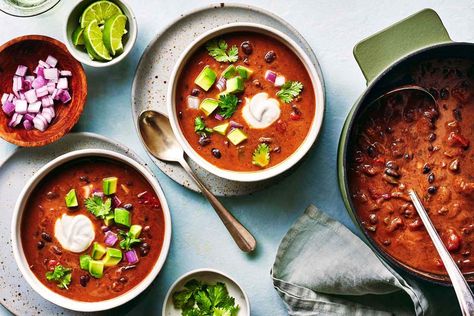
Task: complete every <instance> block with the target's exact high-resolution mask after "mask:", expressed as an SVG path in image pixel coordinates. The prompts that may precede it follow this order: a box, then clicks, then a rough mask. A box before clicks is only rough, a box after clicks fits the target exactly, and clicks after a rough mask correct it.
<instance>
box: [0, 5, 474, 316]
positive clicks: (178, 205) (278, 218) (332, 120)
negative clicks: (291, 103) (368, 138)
mask: <svg viewBox="0 0 474 316" xmlns="http://www.w3.org/2000/svg"><path fill="white" fill-rule="evenodd" d="M74 2H76V1H71V0H68V1H61V3H60V4H59V5H58V6H57V7H56V8H55V9H53V10H52V11H51V12H49V13H47V14H44V15H41V16H39V17H36V18H30V19H19V18H13V17H10V16H6V15H4V14H2V13H0V42H1V43H3V42H5V41H7V40H9V39H11V38H13V37H16V36H19V35H26V34H32V33H37V34H43V35H49V36H52V37H55V38H57V39H60V40H62V41H64V39H63V33H62V31H63V28H64V24H65V16H66V13H67V12H68V10H69V8H70V7H72V6H73V3H74ZM236 2H247V3H251V4H254V5H256V6H260V7H263V8H266V9H267V10H270V11H271V12H274V13H276V14H278V15H280V16H281V17H283V18H284V19H286V20H287V21H288V22H289V23H291V24H292V25H294V26H295V27H296V28H297V29H298V30H299V31H300V32H301V34H302V35H303V36H304V37H305V38H306V39H307V41H308V42H309V44H310V45H311V46H312V48H313V49H314V51H315V53H316V55H317V57H318V58H319V62H320V64H321V67H322V70H323V73H324V77H325V81H326V92H327V111H326V118H325V124H324V128H323V130H322V133H321V135H320V139H319V143H318V144H317V146H316V147H315V148H314V149H313V150H312V152H310V154H309V157H308V159H307V160H306V161H305V162H304V163H303V164H302V165H301V166H300V167H299V169H298V170H296V172H295V173H293V174H292V175H291V176H289V177H288V178H286V179H284V180H283V181H282V182H280V183H278V184H276V185H274V186H272V187H270V188H268V189H267V190H265V191H263V192H258V193H256V194H253V195H250V196H244V197H237V198H228V199H224V203H225V204H226V205H227V206H228V207H229V208H230V209H231V210H232V211H233V212H234V214H235V215H236V217H238V218H239V219H240V220H241V221H242V222H243V224H245V225H246V226H247V227H248V228H249V229H250V230H251V231H252V232H253V233H254V234H255V237H256V238H257V240H258V242H259V246H258V250H257V252H256V253H255V254H254V255H251V256H248V255H245V254H243V253H241V252H240V251H239V250H238V249H237V248H236V246H235V245H234V243H233V241H232V240H231V239H230V237H229V236H228V234H227V232H226V230H225V228H224V227H223V225H222V224H221V223H220V221H219V219H218V218H217V216H216V215H215V214H214V211H213V210H212V208H211V207H210V206H209V205H208V203H207V202H206V200H205V199H204V198H203V197H201V196H200V195H198V194H196V193H194V192H191V191H188V190H186V189H184V188H182V187H181V186H180V185H178V184H176V183H175V182H173V181H172V180H170V179H169V178H168V177H167V176H166V175H164V174H163V173H161V172H160V171H159V170H158V168H153V170H154V171H155V173H156V175H157V176H158V178H159V180H160V182H161V185H162V186H163V189H164V191H165V194H166V196H167V199H168V201H169V204H170V208H171V212H172V217H173V238H172V244H171V250H170V254H169V257H168V260H167V263H166V265H165V266H164V269H163V270H162V271H161V273H160V275H159V277H158V278H157V280H156V281H155V283H154V284H153V286H152V289H151V290H150V291H147V292H146V293H144V294H142V297H141V298H140V299H137V300H135V301H134V302H133V303H132V304H131V305H128V306H126V308H125V309H122V310H121V311H124V313H125V312H126V313H128V314H132V313H131V312H129V309H130V308H131V307H132V305H133V306H134V307H135V309H134V311H135V312H134V313H133V314H137V315H139V314H144V313H145V312H148V314H149V313H152V314H156V315H158V314H161V306H162V301H163V299H164V296H165V294H166V291H167V290H168V287H169V286H170V285H171V283H172V282H174V280H175V279H176V278H177V277H179V276H180V275H181V274H183V273H185V272H187V271H189V270H191V269H195V268H201V267H211V268H216V269H220V270H222V271H224V272H226V273H228V274H230V275H231V276H233V277H234V278H235V279H237V280H238V282H240V284H241V285H242V286H243V287H244V288H245V290H246V292H247V294H248V295H249V297H250V300H251V307H252V314H253V315H284V314H285V309H284V306H283V304H282V302H281V301H280V299H279V297H278V295H277V294H276V292H275V291H274V290H273V286H272V282H271V279H270V274H269V273H270V268H271V265H272V263H273V260H274V256H275V252H276V249H277V247H278V244H279V241H280V239H281V238H282V237H283V235H284V234H285V233H286V231H287V230H288V228H289V227H290V226H291V224H292V223H293V222H294V221H295V219H296V218H297V217H298V216H299V215H300V214H301V213H302V211H303V209H304V208H305V207H306V206H307V205H308V204H309V203H314V204H316V205H318V206H319V207H320V208H322V209H323V210H325V211H326V212H327V213H329V214H330V215H331V216H333V217H335V218H337V219H338V220H340V221H341V222H342V223H344V224H345V225H347V226H348V227H349V228H350V229H351V230H353V231H354V230H355V229H354V226H353V225H352V223H351V221H350V219H349V217H348V216H347V214H346V210H345V208H344V206H343V204H342V200H341V198H340V195H339V190H338V187H337V181H336V149H337V142H338V138H339V133H340V130H341V127H342V124H343V122H344V119H345V117H346V114H347V113H348V111H349V108H350V106H351V105H352V104H353V102H354V101H355V100H356V98H357V97H358V96H359V94H360V93H361V92H362V90H363V89H364V86H365V81H364V79H363V77H362V74H361V72H360V71H359V68H358V66H357V64H356V62H355V60H354V58H353V57H352V48H353V46H354V44H355V43H356V42H357V41H359V40H360V39H362V38H364V37H366V36H368V35H370V34H372V33H374V32H376V31H378V30H380V29H382V28H384V27H386V26H388V25H390V24H391V23H393V22H395V21H398V20H400V19H402V18H404V17H406V16H408V15H410V14H412V13H414V12H416V11H418V10H421V9H423V8H425V7H431V8H433V9H435V10H436V11H437V12H438V13H439V14H440V16H441V18H442V20H443V22H444V23H445V25H446V27H447V29H448V30H449V32H450V34H451V37H452V38H453V39H454V40H459V41H470V42H473V41H474V33H473V32H472V30H473V29H474V20H473V19H472V16H473V14H474V5H473V3H472V1H471V0H458V1H456V2H454V1H441V0H440V1H416V2H415V1H409V0H403V1H396V2H395V1H390V0H383V1H377V2H376V3H377V5H375V4H374V2H372V1H369V0H367V1H352V0H343V1H332V0H326V1H318V2H316V1H310V0H300V1H287V0H286V1H284V0H259V1H236ZM129 3H130V4H131V6H132V7H133V10H134V12H135V14H136V16H137V19H138V27H139V34H138V40H137V43H136V45H135V47H134V49H133V51H132V53H131V55H130V56H128V57H127V59H125V60H124V61H123V62H122V63H120V64H119V65H116V66H114V67H111V68H106V69H92V68H89V67H85V69H86V73H87V78H88V82H89V97H88V102H87V106H86V109H85V112H84V114H83V115H82V117H81V120H80V121H79V123H78V125H77V126H76V128H75V131H91V132H95V133H99V134H102V135H105V136H108V137H111V138H114V139H116V140H118V141H120V142H122V143H124V144H126V145H127V146H129V147H130V148H132V149H133V150H134V151H135V152H137V153H138V154H139V155H140V156H141V157H142V158H144V159H145V160H146V161H147V162H150V160H149V158H148V156H147V155H146V154H145V152H144V150H143V148H142V147H141V144H140V142H139V140H138V138H137V136H136V134H135V129H134V126H133V122H132V116H131V110H130V90H131V84H132V79H133V75H134V72H135V68H136V66H137V64H138V61H139V58H140V56H141V54H142V52H143V50H144V49H145V47H146V46H147V45H148V43H149V42H150V40H151V39H152V38H153V37H154V36H155V34H156V33H158V32H160V31H161V30H163V29H164V28H165V27H166V26H167V25H168V24H169V23H171V22H172V21H173V20H175V19H176V18H178V17H179V16H180V14H182V13H185V12H187V11H189V10H192V9H193V8H196V7H201V6H204V5H206V4H208V3H209V2H208V1H187V0H173V1H166V0H154V1H140V0H130V1H129ZM145 4H146V5H145ZM13 148H14V146H12V145H10V144H7V143H5V142H3V141H0V157H5V156H6V155H8V154H9V153H10V152H11V150H13ZM0 196H1V193H0ZM315 256H317V254H315ZM451 303H454V302H451ZM0 314H1V315H7V314H8V312H7V311H6V310H5V309H4V308H0Z"/></svg>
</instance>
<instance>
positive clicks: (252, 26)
mask: <svg viewBox="0 0 474 316" xmlns="http://www.w3.org/2000/svg"><path fill="white" fill-rule="evenodd" d="M239 31H253V32H256V33H263V34H265V35H267V36H271V37H273V38H276V39H277V40H279V41H280V42H282V43H283V44H284V45H286V46H287V47H288V48H290V49H291V50H292V51H293V52H294V53H295V54H296V56H297V57H299V59H300V61H301V62H302V63H303V65H304V66H305V68H306V71H307V72H308V74H309V76H310V78H311V82H312V84H313V90H314V93H315V103H316V109H315V114H314V117H313V122H312V124H311V129H310V130H309V131H308V133H307V135H306V137H305V139H304V140H303V142H302V143H301V144H300V146H299V147H298V148H297V149H296V151H295V152H294V153H292V154H291V155H290V156H288V157H287V158H286V159H285V160H283V161H282V162H280V163H279V164H277V165H275V166H273V167H270V168H268V169H263V170H259V171H232V170H226V169H222V168H218V167H216V166H215V165H213V164H212V163H210V162H209V161H207V160H205V159H204V158H202V157H201V156H200V155H199V154H198V153H197V152H196V151H195V150H194V149H193V148H192V147H191V145H190V144H189V142H188V141H187V140H186V138H185V137H184V134H183V132H182V131H181V128H180V127H179V123H178V119H177V115H176V105H175V103H176V102H175V100H176V98H175V92H176V84H177V81H178V79H179V75H178V74H180V73H181V71H182V68H183V67H184V66H185V64H186V62H187V60H188V58H190V57H191V56H192V54H193V53H194V52H195V51H196V49H198V48H199V47H200V46H201V45H202V44H203V43H204V42H205V41H207V40H209V39H212V38H214V37H218V36H220V35H223V34H227V33H231V32H239ZM166 105H167V111H168V115H169V119H170V122H171V127H172V129H173V132H174V134H175V136H176V138H177V139H178V141H179V143H180V144H181V146H182V147H183V149H184V151H185V152H186V154H187V155H188V156H189V157H190V158H191V159H192V160H193V161H195V162H196V163H197V164H198V165H199V166H201V167H202V168H204V169H205V170H207V171H209V172H210V173H212V174H215V175H216V176H218V177H222V178H225V179H228V180H233V181H239V182H254V181H262V180H266V179H269V178H272V177H275V176H277V175H279V174H281V173H283V172H285V171H287V170H288V169H290V168H291V167H293V166H294V165H295V164H297V163H298V162H299V161H300V160H301V159H302V158H303V157H304V156H305V155H306V153H307V152H308V151H309V150H310V149H311V147H312V146H313V144H314V143H315V142H316V139H317V137H318V135H319V132H320V130H321V127H322V123H323V119H324V109H325V99H324V89H323V85H322V82H321V78H320V77H319V74H318V72H317V70H316V67H315V66H314V64H313V63H312V62H311V59H310V58H309V56H308V55H307V54H306V52H304V50H303V49H302V48H301V47H300V46H299V45H298V44H297V43H296V42H295V41H294V40H292V39H291V38H290V37H289V36H287V35H286V34H284V33H282V32H280V31H278V30H276V29H274V28H272V27H269V26H266V25H262V24H257V23H248V22H238V23H230V24H226V25H223V26H220V27H217V28H214V29H212V30H209V31H207V32H205V33H204V34H202V35H200V36H199V37H198V38H196V39H195V40H194V41H193V42H192V43H191V44H190V45H188V47H187V48H186V49H185V50H184V51H183V53H182V54H181V56H180V57H179V59H178V61H177V62H176V64H175V66H174V68H173V71H172V73H171V80H170V85H169V87H168V91H167V101H166Z"/></svg>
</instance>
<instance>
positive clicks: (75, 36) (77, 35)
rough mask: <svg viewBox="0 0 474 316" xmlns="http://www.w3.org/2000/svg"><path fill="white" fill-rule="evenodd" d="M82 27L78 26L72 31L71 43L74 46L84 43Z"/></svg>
mask: <svg viewBox="0 0 474 316" xmlns="http://www.w3.org/2000/svg"><path fill="white" fill-rule="evenodd" d="M83 32H84V29H83V28H81V27H80V26H78V27H77V28H76V29H75V30H74V32H73V33H72V43H73V44H74V45H75V46H78V45H84V35H83Z"/></svg>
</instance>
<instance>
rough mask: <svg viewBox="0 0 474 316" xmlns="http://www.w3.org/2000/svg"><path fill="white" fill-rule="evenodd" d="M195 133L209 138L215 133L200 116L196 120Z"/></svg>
mask: <svg viewBox="0 0 474 316" xmlns="http://www.w3.org/2000/svg"><path fill="white" fill-rule="evenodd" d="M194 131H195V132H196V133H198V134H199V135H201V136H207V134H210V133H212V132H213V130H212V128H209V127H206V123H205V122H204V120H203V119H202V117H200V116H198V117H196V118H195V119H194Z"/></svg>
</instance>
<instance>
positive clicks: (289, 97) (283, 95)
mask: <svg viewBox="0 0 474 316" xmlns="http://www.w3.org/2000/svg"><path fill="white" fill-rule="evenodd" d="M301 90H303V84H302V83H301V82H299V81H287V82H285V83H284V84H283V86H281V88H280V91H278V92H277V94H276V96H277V97H279V98H280V99H281V100H282V101H283V102H285V103H290V102H291V101H293V99H294V98H296V97H297V96H298V95H299V94H300V93H301Z"/></svg>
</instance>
